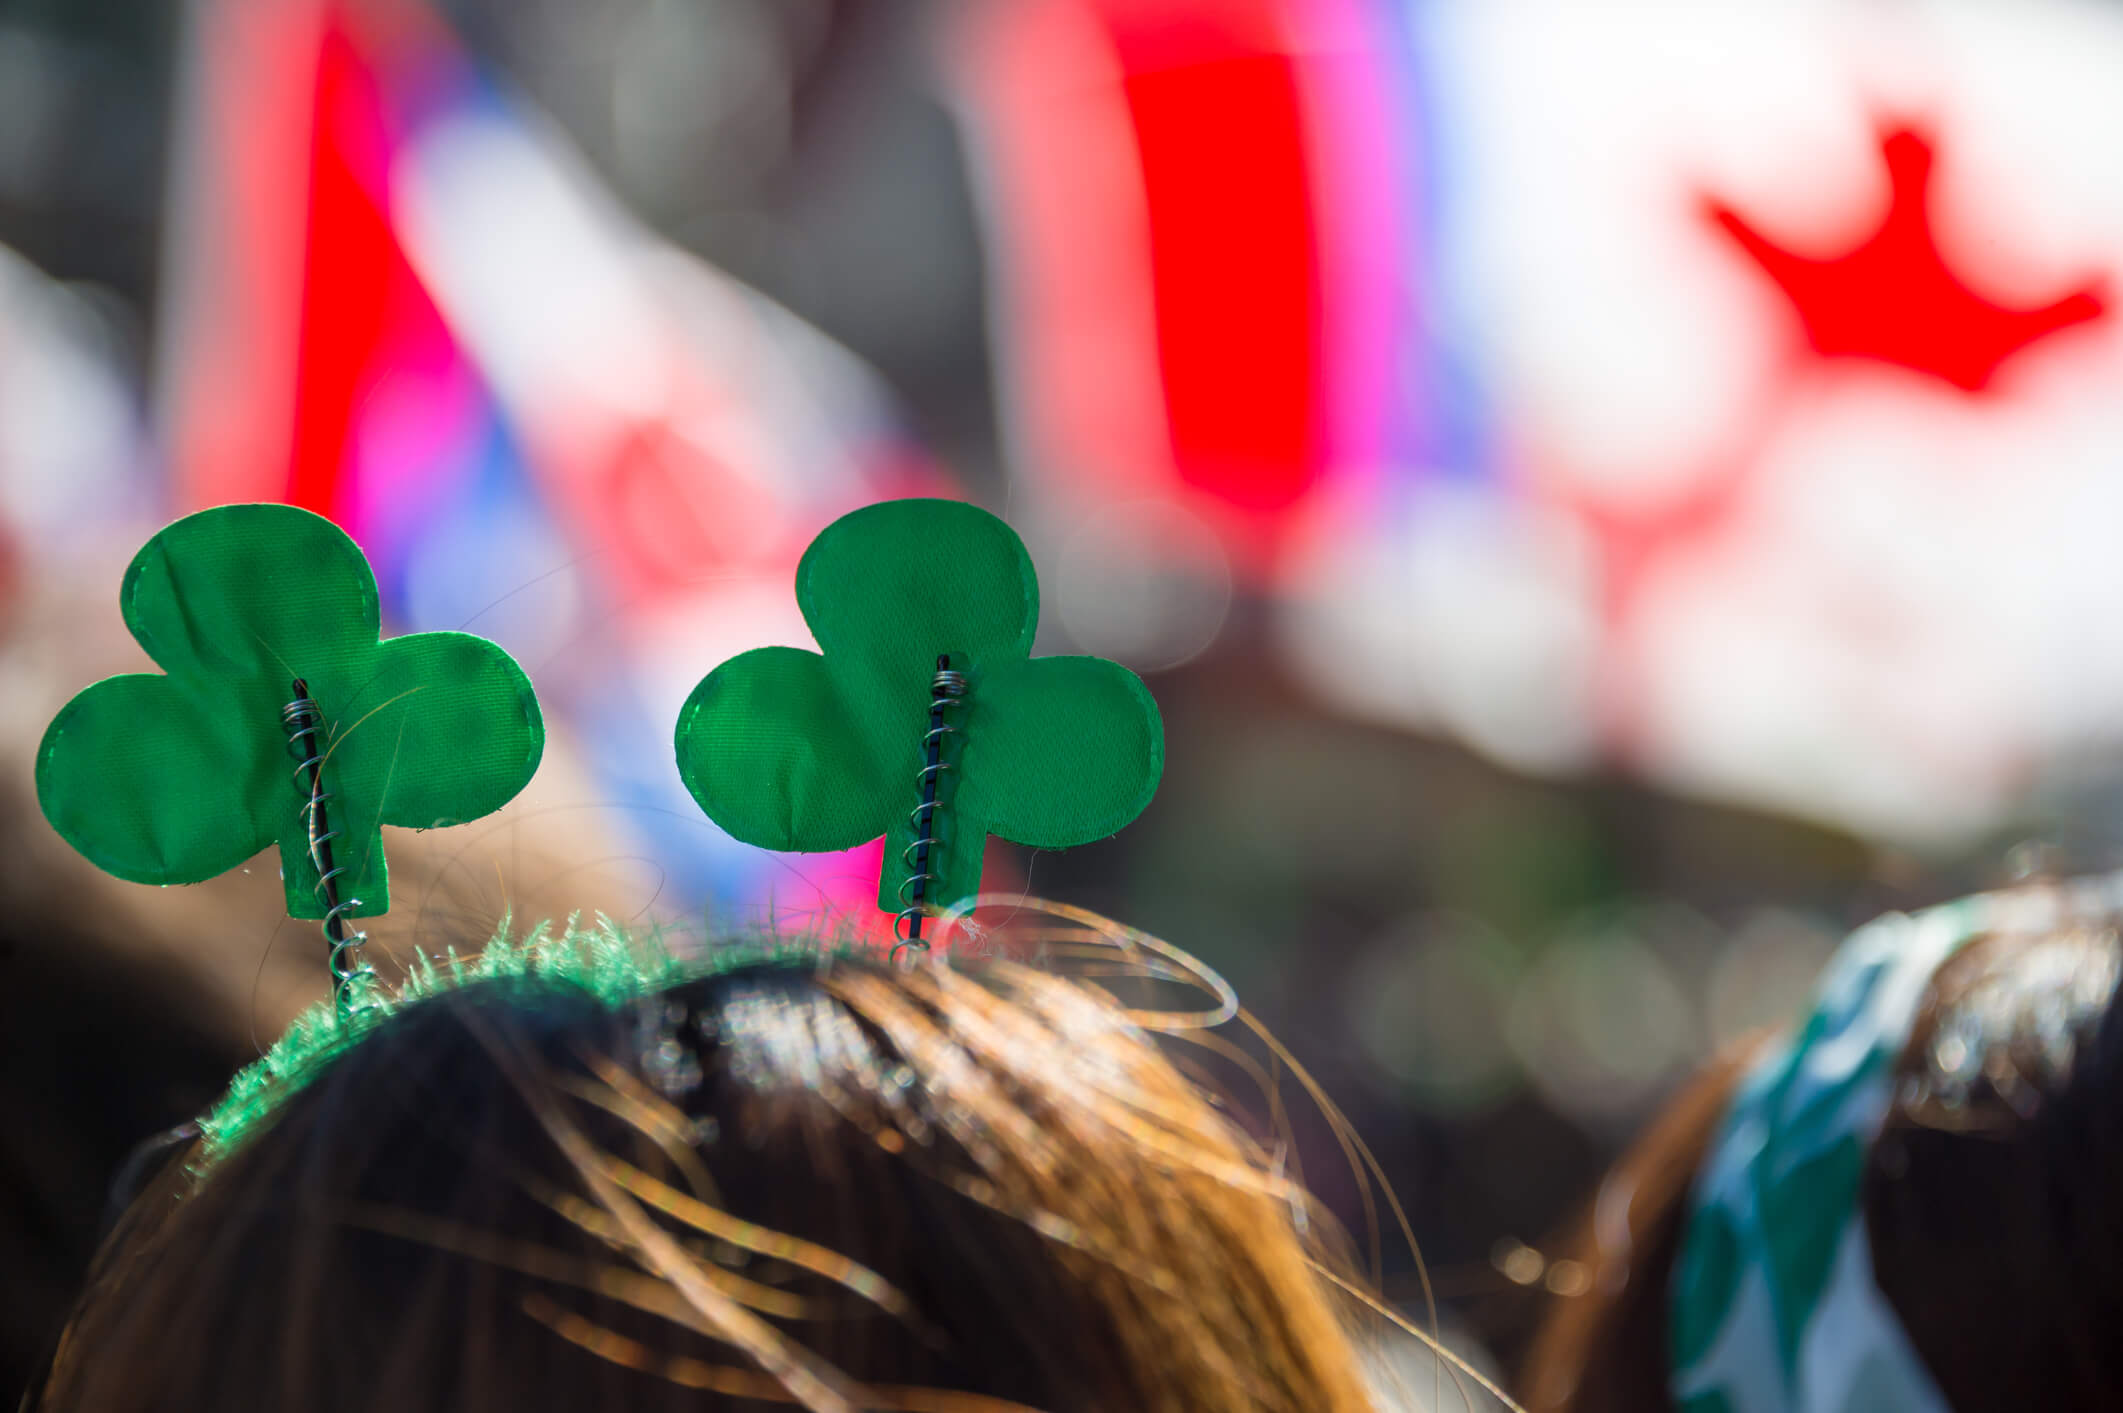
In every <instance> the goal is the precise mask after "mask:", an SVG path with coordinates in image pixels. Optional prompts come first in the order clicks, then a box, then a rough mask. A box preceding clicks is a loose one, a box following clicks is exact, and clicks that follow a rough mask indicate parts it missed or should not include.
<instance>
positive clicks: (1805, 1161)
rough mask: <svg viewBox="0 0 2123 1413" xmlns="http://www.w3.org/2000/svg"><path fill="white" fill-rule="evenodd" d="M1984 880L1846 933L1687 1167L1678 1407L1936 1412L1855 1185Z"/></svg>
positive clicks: (1940, 1405) (1673, 1324)
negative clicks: (1920, 1018)
mask: <svg viewBox="0 0 2123 1413" xmlns="http://www.w3.org/2000/svg"><path fill="white" fill-rule="evenodd" d="M1998 901H1999V900H1998V899H1996V898H1991V897H1977V898H1967V899H1962V900H1960V901H1958V902H1954V903H1949V904H1946V905H1945V906H1943V907H1939V908H1935V909H1932V910H1931V911H1929V912H1925V913H1921V914H1919V915H1917V916H1915V917H1909V916H1905V915H1901V914H1895V915H1891V916H1888V917H1884V918H1881V919H1880V920H1878V921H1877V922H1874V923H1871V924H1868V925H1867V926H1866V927H1864V928H1862V929H1860V930H1859V931H1858V932H1856V933H1854V934H1853V935H1852V936H1851V938H1850V940H1849V941H1848V942H1846V943H1845V944H1844V946H1843V948H1842V950H1841V951H1840V952H1839V953H1838V954H1837V956H1836V959H1835V960H1834V962H1833V963H1831V964H1830V966H1829V969H1828V972H1827V975H1826V976H1825V977H1824V978H1823V981H1822V984H1821V988H1820V991H1819V993H1818V994H1817V996H1816V998H1815V1004H1814V1008H1813V1011H1812V1013H1811V1014H1810V1015H1808V1016H1807V1017H1806V1019H1805V1020H1804V1022H1803V1023H1802V1024H1801V1025H1800V1026H1799V1027H1798V1029H1797V1030H1796V1031H1795V1032H1794V1033H1793V1034H1792V1036H1791V1038H1790V1039H1789V1040H1788V1041H1787V1042H1785V1043H1784V1044H1782V1045H1780V1046H1778V1047H1777V1048H1776V1049H1775V1050H1773V1051H1772V1053H1771V1054H1770V1055H1768V1056H1767V1057H1766V1058H1765V1059H1764V1060H1763V1061H1762V1063H1760V1064H1759V1065H1758V1066H1757V1067H1756V1068H1755V1070H1754V1071H1753V1072H1752V1073H1751V1074H1750V1075H1749V1076H1748V1078H1747V1080H1746V1082H1745V1083H1744V1084H1742V1085H1741V1087H1740V1089H1739V1092H1738V1094H1737V1096H1736V1097H1735V1099H1734V1100H1733V1104H1732V1108H1731V1111H1730V1112H1729V1113H1728V1114H1727V1115H1726V1120H1725V1127H1724V1130H1723V1132H1722V1133H1721V1134H1720V1136H1719V1138H1718V1140H1717V1142H1716V1144H1715V1145H1714V1146H1713V1148H1712V1149H1711V1152H1710V1156H1709V1158H1708V1160H1707V1161H1706V1162H1705V1163H1704V1165H1703V1168H1702V1170H1701V1172H1700V1173H1699V1174H1698V1175H1697V1178H1696V1189H1695V1193H1694V1196H1693V1210H1692V1211H1691V1212H1690V1214H1689V1221H1688V1228H1687V1231H1686V1234H1685V1236H1684V1238H1683V1242H1682V1246H1681V1254H1680V1259H1679V1261H1678V1262H1677V1263H1676V1266H1675V1269H1674V1277H1673V1290H1672V1307H1671V1310H1670V1312H1669V1315H1670V1323H1669V1326H1668V1333H1669V1336H1670V1339H1671V1357H1672V1360H1673V1374H1672V1378H1671V1382H1670V1385H1669V1386H1670V1388H1671V1389H1672V1392H1673V1396H1674V1401H1675V1403H1676V1404H1677V1405H1678V1406H1679V1407H1680V1408H1681V1409H1682V1410H1683V1413H1946V1403H1945V1400H1944V1399H1943V1398H1942V1397H1941V1396H1940V1394H1939V1391H1938V1389H1937V1387H1936V1386H1935V1385H1934V1384H1933V1382H1932V1379H1931V1375H1930V1373H1929V1372H1928V1371H1927V1370H1926V1369H1925V1367H1924V1365H1923V1362H1922V1361H1921V1360H1920V1359H1919V1358H1918V1357H1917V1354H1916V1351H1915V1350H1914V1349H1912V1348H1911V1347H1910V1344H1909V1340H1908V1337H1907V1336H1906V1335H1905V1334H1904V1333H1903V1331H1902V1327H1901V1324H1900V1322H1899V1321H1898V1320H1897V1319H1896V1317H1895V1313H1894V1311H1893V1309H1892V1308H1891V1307H1890V1306H1889V1305H1888V1303H1887V1300H1886V1297H1885V1296H1883V1295H1882V1294H1881V1293H1880V1288H1879V1285H1878V1283H1877V1282H1876V1281H1875V1280H1874V1278H1873V1270H1872V1248H1871V1243H1870V1241H1869V1240H1868V1238H1867V1235H1866V1229H1865V1214H1864V1210H1863V1208H1862V1206H1861V1205H1860V1202H1859V1193H1860V1187H1861V1183H1862V1180H1863V1176H1864V1172H1865V1156H1866V1152H1867V1149H1868V1148H1869V1147H1870V1145H1871V1143H1872V1141H1873V1139H1874V1138H1875V1137H1876V1136H1877V1135H1878V1133H1879V1131H1880V1127H1881V1124H1882V1123H1883V1122H1884V1121H1885V1119H1886V1117H1887V1112H1888V1108H1889V1105H1890V1102H1891V1099H1892V1089H1891V1085H1892V1078H1893V1070H1894V1065H1895V1061H1896V1058H1897V1057H1898V1056H1899V1055H1900V1054H1901V1052H1902V1049H1903V1046H1904V1045H1905V1044H1906V1043H1907V1041H1908V1039H1909V1033H1910V1027H1911V1025H1912V1024H1913V1022H1914V1020H1915V1017H1916V1011H1917V1008H1918V1006H1919V1004H1920V1003H1921V1001H1922V999H1923V996H1924V991H1925V987H1926V985H1927V984H1928V983H1929V981H1930V979H1931V975H1932V973H1933V972H1934V971H1936V970H1937V969H1938V967H1939V964H1940V963H1941V962H1943V961H1944V960H1946V958H1948V957H1949V956H1951V955H1953V953H1954V952H1955V951H1956V950H1957V949H1958V948H1959V947H1960V946H1961V945H1962V944H1963V943H1964V942H1966V941H1968V940H1969V939H1970V938H1971V937H1974V936H1976V935H1978V934H1979V933H1981V932H1983V931H1986V930H1988V929H1989V928H1990V927H1992V926H1995V925H1996V924H1997V921H1998V919H1997V916H1996V911H1997V910H1996V908H1995V907H1994V904H1995V903H1996V902H1998Z"/></svg>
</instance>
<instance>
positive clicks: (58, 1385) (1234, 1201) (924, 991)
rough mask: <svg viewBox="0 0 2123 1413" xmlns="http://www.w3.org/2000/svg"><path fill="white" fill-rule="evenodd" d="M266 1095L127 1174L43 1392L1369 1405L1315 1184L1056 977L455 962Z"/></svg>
mask: <svg viewBox="0 0 2123 1413" xmlns="http://www.w3.org/2000/svg"><path fill="white" fill-rule="evenodd" d="M277 1088H278V1089H279V1090H281V1091H285V1092H276V1093H272V1094H270V1095H268V1096H265V1098H267V1099H269V1100H270V1103H269V1105H267V1104H265V1103H264V1102H262V1101H261V1100H260V1099H259V1098H258V1097H257V1096H253V1097H252V1099H251V1100H249V1101H247V1102H248V1103H249V1104H250V1105H251V1107H252V1108H253V1109H259V1110H261V1112H257V1113H252V1114H247V1115H245V1116H243V1117H242V1118H241V1120H240V1122H239V1123H238V1124H237V1125H236V1126H235V1128H234V1129H231V1128H223V1129H222V1130H219V1131H218V1132H219V1137H218V1138H216V1139H215V1141H214V1144H213V1145H212V1146H211V1147H210V1148H209V1149H206V1150H202V1151H201V1152H200V1153H197V1154H195V1155H194V1156H193V1159H192V1161H191V1167H190V1170H178V1171H173V1172H172V1173H171V1174H169V1175H167V1177H166V1179H165V1181H164V1182H163V1183H162V1184H161V1185H159V1186H158V1187H156V1188H154V1189H152V1190H150V1191H149V1192H148V1193H147V1195H145V1196H144V1197H143V1198H142V1199H141V1200H140V1202H139V1203H138V1204H136V1206H135V1209H134V1210H133V1212H132V1213H131V1214H130V1216H129V1218H128V1220H127V1223H126V1225H125V1226H124V1227H122V1228H121V1229H120V1231H119V1232H118V1233H117V1235H116V1236H115V1237H114V1239H113V1242H112V1245H111V1247H110V1249H109V1250H108V1251H107V1253H106V1255H105V1257H104V1258H103V1260H102V1261H101V1262H100V1264H99V1271H98V1273H97V1275H96V1277H95V1278H94V1280H93V1282H92V1284H91V1287H90V1289H89V1291H88V1293H87V1294H86V1296H85V1297H84V1299H83V1302H82V1305H81V1307H80V1309H79V1310H78V1312H77V1314H76V1316H75V1318H74V1320H73V1322H72V1324H71V1325H70V1327H69V1329H68V1331H67V1334H66V1336H65V1338H64V1340H63V1342H62V1344H61V1346H60V1348H59V1351H58V1353H57V1356H56V1358H55V1360H54V1363H53V1367H52V1370H51V1373H50V1375H49V1378H48V1381H47V1385H46V1388H45V1391H44V1393H43V1396H42V1400H41V1402H39V1403H37V1404H35V1405H34V1406H35V1407H37V1408H41V1409H43V1410H48V1413H74V1410H84V1411H85V1410H96V1413H126V1410H147V1409H155V1410H159V1411H160V1413H204V1411H205V1410H226V1409H232V1408H260V1409H283V1408H284V1409H290V1410H293V1409H298V1408H299V1409H302V1410H304V1411H305V1413H343V1411H344V1410H354V1409H388V1410H391V1413H428V1410H434V1413H443V1411H444V1410H448V1411H449V1413H464V1411H465V1410H477V1409H503V1408H506V1409H510V1410H532V1409H541V1408H553V1409H566V1410H568V1413H594V1410H599V1409H628V1410H634V1409H654V1408H666V1407H668V1408H681V1407H682V1408H693V1409H698V1408H733V1409H734V1408H752V1407H761V1408H765V1407H770V1406H782V1407H788V1406H791V1405H795V1406H802V1407H808V1408H812V1409H842V1408H848V1409H852V1408H868V1407H886V1408H892V1407H897V1408H907V1409H934V1410H954V1409H965V1410H975V1409H993V1408H1003V1407H1008V1406H1020V1405H1021V1406H1024V1407H1030V1408H1038V1409H1046V1410H1054V1413H1063V1411H1064V1410H1092V1409H1131V1410H1132V1409H1144V1410H1150V1409H1174V1410H1179V1409H1190V1410H1209V1409H1217V1410H1227V1409H1252V1408H1260V1409H1291V1410H1307V1411H1308V1413H1310V1411H1311V1410H1336V1409H1356V1408H1364V1407H1369V1406H1370V1405H1369V1402H1368V1396H1367V1392H1366V1389H1365V1385H1364V1380H1363V1376H1362V1372H1361V1366H1360V1363H1359V1359H1358V1356H1357V1354H1356V1352H1355V1347H1354V1343H1353V1341H1352V1337H1351V1334H1350V1321H1349V1319H1348V1312H1347V1310H1346V1309H1345V1308H1344V1306H1343V1305H1342V1303H1341V1302H1340V1300H1339V1299H1338V1298H1337V1296H1336V1293H1335V1291H1334V1288H1333V1286H1332V1285H1331V1284H1330V1282H1329V1281H1328V1280H1327V1279H1326V1278H1325V1277H1324V1276H1323V1275H1322V1274H1321V1271H1320V1268H1319V1266H1318V1265H1317V1264H1316V1263H1318V1262H1321V1261H1329V1262H1331V1261H1333V1260H1334V1259H1336V1257H1335V1255H1334V1253H1332V1252H1323V1251H1322V1250H1320V1249H1319V1247H1318V1244H1317V1238H1316V1235H1315V1236H1309V1237H1308V1236H1305V1235H1301V1234H1300V1233H1301V1230H1304V1231H1309V1232H1312V1233H1315V1234H1316V1233H1318V1232H1319V1231H1320V1230H1321V1223H1320V1221H1319V1218H1318V1214H1317V1213H1313V1212H1311V1211H1309V1209H1308V1207H1307V1205H1306V1198H1305V1196H1304V1194H1303V1193H1302V1192H1301V1191H1300V1190H1298V1189H1296V1188H1295V1187H1294V1186H1293V1185H1292V1184H1291V1183H1289V1182H1288V1181H1287V1180H1285V1179H1284V1178H1282V1177H1281V1176H1279V1175H1278V1174H1277V1173H1276V1172H1275V1171H1274V1170H1273V1168H1272V1166H1271V1165H1270V1164H1269V1163H1267V1162H1266V1161H1265V1160H1264V1159H1263V1157H1262V1155H1261V1154H1260V1153H1258V1152H1257V1151H1256V1149H1255V1148H1254V1146H1253V1145H1252V1144H1251V1143H1250V1142H1249V1141H1248V1140H1247V1138H1246V1137H1245V1136H1244V1135H1243V1134H1242V1133H1241V1132H1240V1130H1239V1129H1237V1128H1236V1127H1234V1126H1233V1124H1231V1123H1230V1122H1228V1121H1227V1120H1226V1119H1225V1118H1224V1117H1223V1116H1222V1115H1220V1114H1219V1113H1218V1112H1217V1110H1216V1109H1215V1108H1214V1107H1212V1105H1211V1103H1210V1102H1208V1101H1207V1100H1205V1098H1204V1097H1203V1095H1202V1094H1201V1093H1200V1092H1199V1091H1197V1089H1196V1088H1195V1087H1194V1086H1193V1085H1192V1084H1191V1083H1190V1082H1189V1081H1188V1080H1187V1079H1186V1078H1185V1077H1184V1076H1183V1075H1182V1074H1181V1073H1180V1071H1179V1070H1178V1069H1176V1068H1175V1067H1174V1065H1173V1064H1172V1063H1171V1062H1170V1061H1169V1060H1168V1059H1166V1058H1165V1057H1164V1056H1163V1055H1161V1054H1160V1052H1159V1050H1158V1048H1157V1046H1156V1045H1155V1044H1154V1043H1153V1042H1152V1040H1151V1039H1150V1038H1149V1037H1148V1036H1146V1035H1145V1034H1144V1033H1143V1032H1142V1031H1141V1030H1140V1029H1139V1028H1138V1027H1137V1026H1136V1025H1134V1024H1132V1023H1131V1021H1130V1019H1129V1017H1128V1014H1127V1013H1126V1012H1124V1011H1123V1010H1122V1009H1121V1008H1120V1007H1118V1006H1117V1005H1116V1004H1114V1002H1113V1001H1112V1000H1111V999H1109V998H1107V997H1105V996H1103V995H1101V994H1100V993H1098V992H1097V991H1095V990H1093V989H1091V988H1089V987H1086V986H1082V985H1078V984H1076V983H1073V982H1070V981H1067V980H1064V979H1061V978H1059V977H1056V976H1053V975H1049V974H1046V973H1044V972H1041V971H1038V970H1034V969H1030V968H1027V967H1023V966H1017V965H1012V964H1009V963H1003V962H993V963H989V964H986V965H983V966H979V967H969V968H967V969H964V970H960V969H956V968H954V967H952V966H950V965H948V964H944V963H941V962H929V961H924V962H922V963H921V964H919V965H916V966H914V967H912V968H909V969H902V968H899V967H894V966H888V965H886V964H884V963H882V962H878V961H874V960H864V959H860V958H856V957H851V956H819V955H812V956H809V957H797V958H783V959H779V960H761V961H754V962H751V963H748V964H744V965H740V966H736V967H733V968H729V969H724V970H721V971H718V972H713V973H710V974H706V975H701V976H697V977H695V978H694V979H690V980H680V981H676V982H675V983H673V984H670V985H667V986H661V987H659V988H658V989H654V990H652V991H650V992H649V993H648V994H645V995H641V996H638V997H636V998H633V999H622V1000H615V999H612V998H610V997H608V996H600V995H599V994H598V993H597V991H596V990H595V989H594V988H586V987H583V986H580V985H576V984H571V983H569V982H567V981H563V980H556V979H554V978H552V977H541V976H539V975H536V974H530V975H521V976H514V977H500V978H495V979H490V980H476V981H470V982H466V983H465V984H462V985H459V986H455V987H450V988H445V989H442V990H440V991H438V992H437V993H436V994H434V995H431V996H428V997H426V998H424V999H420V1000H417V1001H413V1002H411V1003H409V1004H407V1005H405V1006H404V1007H403V1008H402V1009H399V1010H398V1011H396V1012H395V1013H394V1014H392V1015H390V1016H389V1018H388V1019H385V1020H383V1021H381V1022H380V1023H377V1024H375V1025H374V1027H373V1028H372V1030H371V1031H370V1033H368V1034H366V1035H365V1036H364V1037H363V1038H362V1039H360V1040H359V1041H358V1042H357V1043H353V1044H350V1045H346V1046H342V1047H339V1048H338V1050H337V1053H331V1054H328V1055H327V1056H325V1057H323V1058H322V1059H320V1060H319V1061H318V1062H317V1063H315V1064H314V1065H312V1066H310V1067H309V1068H308V1069H307V1070H306V1071H305V1072H304V1073H302V1074H301V1076H300V1077H299V1082H285V1083H282V1084H280V1085H278V1086H277ZM268 1108H269V1111H263V1110H266V1109H268ZM238 1130H240V1131H238ZM997 1400H1000V1402H998V1401H997Z"/></svg>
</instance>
